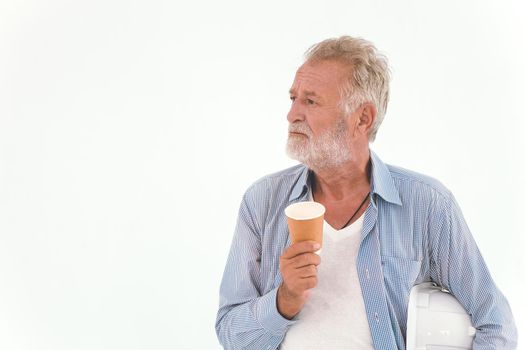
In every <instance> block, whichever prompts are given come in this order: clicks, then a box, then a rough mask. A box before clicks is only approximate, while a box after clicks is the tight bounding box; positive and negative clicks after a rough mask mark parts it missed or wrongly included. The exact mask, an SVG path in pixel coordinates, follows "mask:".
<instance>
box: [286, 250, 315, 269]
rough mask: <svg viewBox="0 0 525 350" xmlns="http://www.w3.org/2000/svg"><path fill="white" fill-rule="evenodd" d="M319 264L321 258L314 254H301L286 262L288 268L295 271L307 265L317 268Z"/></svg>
mask: <svg viewBox="0 0 525 350" xmlns="http://www.w3.org/2000/svg"><path fill="white" fill-rule="evenodd" d="M320 263H321V257H320V256H319V255H317V254H314V253H303V254H300V255H297V256H295V257H293V258H291V259H289V260H288V264H290V266H291V267H292V268H295V269H298V268H301V267H303V266H308V265H315V266H317V265H319V264H320Z"/></svg>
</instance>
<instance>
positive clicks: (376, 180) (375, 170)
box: [289, 150, 402, 205]
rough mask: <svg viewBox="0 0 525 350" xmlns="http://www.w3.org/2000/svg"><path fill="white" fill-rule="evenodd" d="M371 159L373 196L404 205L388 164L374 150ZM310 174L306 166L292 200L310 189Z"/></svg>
mask: <svg viewBox="0 0 525 350" xmlns="http://www.w3.org/2000/svg"><path fill="white" fill-rule="evenodd" d="M370 159H371V161H372V179H371V185H370V187H371V190H370V194H371V197H372V195H373V194H374V193H376V194H377V195H379V196H380V197H381V198H383V199H384V200H385V201H387V202H391V203H393V204H397V205H402V203H401V199H400V198H399V191H398V190H397V188H396V186H395V185H394V180H392V175H390V170H388V167H387V166H386V164H385V163H383V162H382V161H381V159H379V157H378V156H377V155H376V154H375V153H374V152H373V151H372V150H370ZM310 175H311V170H309V169H308V168H307V167H306V166H304V167H303V169H302V171H301V173H300V175H299V178H298V179H297V181H296V182H295V184H294V185H293V187H292V191H291V193H290V197H289V201H290V202H291V201H294V200H296V199H298V198H300V197H301V196H303V195H304V194H305V193H306V192H307V191H308V184H309V180H310Z"/></svg>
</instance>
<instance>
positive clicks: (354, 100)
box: [304, 36, 390, 142]
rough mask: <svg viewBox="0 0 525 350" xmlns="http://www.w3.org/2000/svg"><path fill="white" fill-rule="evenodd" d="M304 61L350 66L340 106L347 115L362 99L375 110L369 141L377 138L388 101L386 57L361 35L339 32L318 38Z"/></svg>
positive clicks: (388, 77)
mask: <svg viewBox="0 0 525 350" xmlns="http://www.w3.org/2000/svg"><path fill="white" fill-rule="evenodd" d="M304 56H305V60H306V61H311V62H315V61H324V60H335V61H338V62H341V63H343V64H345V65H347V66H348V67H349V73H350V72H351V73H352V74H351V76H350V75H349V77H348V83H347V84H345V86H344V87H343V88H342V91H341V106H340V107H341V109H342V110H343V112H344V113H345V114H347V115H349V114H351V113H352V112H353V111H355V110H356V109H357V108H358V107H359V106H361V105H362V104H363V103H365V102H371V103H373V104H374V106H375V107H376V110H377V115H376V120H375V122H374V125H372V130H371V132H370V136H369V141H370V142H373V141H374V140H375V138H376V134H377V130H378V129H379V126H380V125H381V122H382V121H383V119H384V117H385V114H386V109H387V105H388V96H389V82H390V70H389V68H388V61H387V58H386V57H385V56H384V55H383V54H381V53H379V52H378V51H377V49H376V48H375V46H374V45H373V44H372V43H371V42H369V41H367V40H364V39H361V38H353V37H350V36H342V37H339V38H332V39H327V40H324V41H321V42H320V43H317V44H315V45H313V46H312V47H310V48H309V49H308V50H307V51H306V53H305V55H304Z"/></svg>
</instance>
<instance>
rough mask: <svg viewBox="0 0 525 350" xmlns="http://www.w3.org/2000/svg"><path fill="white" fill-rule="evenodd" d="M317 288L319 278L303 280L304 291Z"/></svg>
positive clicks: (313, 277) (312, 277)
mask: <svg viewBox="0 0 525 350" xmlns="http://www.w3.org/2000/svg"><path fill="white" fill-rule="evenodd" d="M316 286H317V277H316V276H311V277H306V278H302V279H301V287H302V289H303V290H309V289H312V288H315V287H316Z"/></svg>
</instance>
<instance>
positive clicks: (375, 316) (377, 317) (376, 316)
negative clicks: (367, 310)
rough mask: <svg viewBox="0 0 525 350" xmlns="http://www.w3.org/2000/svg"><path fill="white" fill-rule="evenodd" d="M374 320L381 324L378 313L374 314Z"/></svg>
mask: <svg viewBox="0 0 525 350" xmlns="http://www.w3.org/2000/svg"><path fill="white" fill-rule="evenodd" d="M374 318H375V319H376V322H377V323H379V315H378V314H377V312H376V313H375V314H374Z"/></svg>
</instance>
